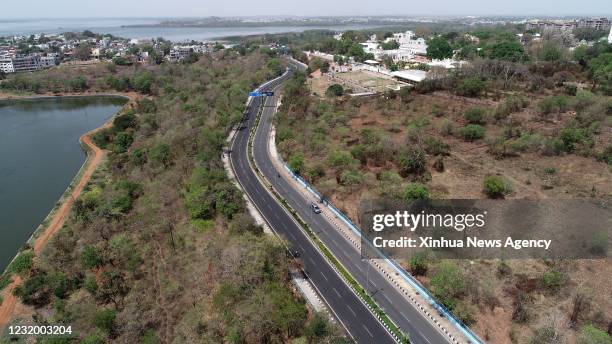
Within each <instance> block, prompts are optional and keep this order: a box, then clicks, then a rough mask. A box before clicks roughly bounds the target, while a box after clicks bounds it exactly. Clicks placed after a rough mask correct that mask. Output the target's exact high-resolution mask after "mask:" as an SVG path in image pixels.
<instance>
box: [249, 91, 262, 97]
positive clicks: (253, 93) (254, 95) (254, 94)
mask: <svg viewBox="0 0 612 344" xmlns="http://www.w3.org/2000/svg"><path fill="white" fill-rule="evenodd" d="M261 96H262V94H261V93H259V92H257V91H253V92H250V93H249V97H261Z"/></svg>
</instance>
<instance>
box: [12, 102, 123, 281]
mask: <svg viewBox="0 0 612 344" xmlns="http://www.w3.org/2000/svg"><path fill="white" fill-rule="evenodd" d="M124 103H125V100H124V99H122V98H118V97H86V98H51V99H33V100H17V101H0V238H1V240H0V273H1V272H2V271H4V269H5V267H6V266H7V265H8V263H9V262H10V261H11V259H13V257H14V256H15V254H16V252H17V250H18V249H19V248H20V247H21V246H23V244H24V243H25V242H26V241H27V240H28V238H29V237H30V236H31V235H32V233H33V232H34V230H35V229H36V228H37V227H38V225H39V224H40V223H41V222H42V221H43V220H44V219H45V217H46V216H47V214H48V213H49V212H50V211H51V209H53V207H54V206H55V203H56V202H57V201H58V200H59V198H60V197H61V195H62V193H63V192H64V191H65V190H66V188H67V187H68V185H70V182H71V181H72V179H73V178H74V176H75V175H76V174H77V172H78V171H79V169H80V168H81V166H82V165H83V163H84V162H85V158H86V154H85V152H84V151H83V149H82V148H81V146H80V144H79V137H80V136H81V135H83V134H84V133H86V132H88V131H90V130H92V129H95V128H97V127H99V126H101V125H102V124H104V122H106V121H107V120H108V119H109V118H110V117H111V116H112V115H113V114H115V113H117V112H118V111H119V110H120V109H121V107H122V106H123V104H124Z"/></svg>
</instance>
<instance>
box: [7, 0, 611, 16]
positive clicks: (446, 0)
mask: <svg viewBox="0 0 612 344" xmlns="http://www.w3.org/2000/svg"><path fill="white" fill-rule="evenodd" d="M391 14H392V15H417V14H422V15H540V16H546V15H548V16H558V15H570V16H606V15H610V14H612V1H611V0H582V1H578V0H504V1H496V0H427V1H408V0H388V1H382V2H380V1H374V0H331V1H330V0H306V1H304V0H301V1H290V0H213V1H211V0H53V1H44V0H35V1H10V7H9V8H6V7H5V8H4V10H3V11H1V12H0V19H14V18H67V17H80V18H83V17H205V16H252V15H302V16H323V15H391Z"/></svg>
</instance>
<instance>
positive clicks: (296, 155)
mask: <svg viewBox="0 0 612 344" xmlns="http://www.w3.org/2000/svg"><path fill="white" fill-rule="evenodd" d="M287 163H288V164H289V167H290V168H291V170H292V171H293V172H294V173H295V174H301V173H302V172H304V166H305V162H304V153H302V152H293V153H291V155H289V161H287Z"/></svg>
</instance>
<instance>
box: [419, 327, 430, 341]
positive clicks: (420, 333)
mask: <svg viewBox="0 0 612 344" xmlns="http://www.w3.org/2000/svg"><path fill="white" fill-rule="evenodd" d="M417 332H418V333H419V335H421V338H423V339H424V340H425V341H426V342H427V343H429V344H431V342H430V341H429V339H427V337H425V335H423V332H421V331H419V330H417Z"/></svg>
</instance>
